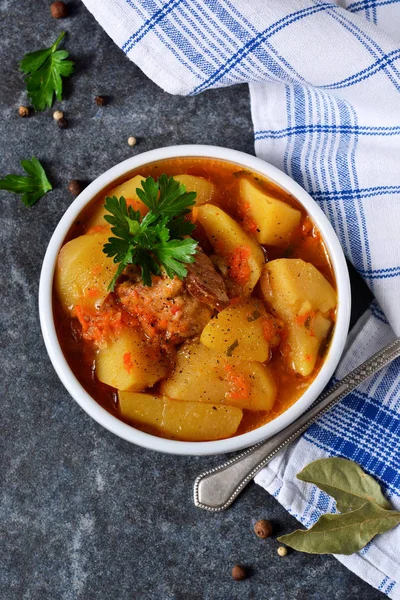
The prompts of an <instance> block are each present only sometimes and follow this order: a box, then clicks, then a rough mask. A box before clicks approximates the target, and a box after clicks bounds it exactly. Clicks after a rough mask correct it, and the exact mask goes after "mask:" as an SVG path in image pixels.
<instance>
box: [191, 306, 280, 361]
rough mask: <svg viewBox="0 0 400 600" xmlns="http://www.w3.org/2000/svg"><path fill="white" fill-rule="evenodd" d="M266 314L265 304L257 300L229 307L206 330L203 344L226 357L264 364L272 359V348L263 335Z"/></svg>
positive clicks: (202, 338)
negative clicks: (270, 350)
mask: <svg viewBox="0 0 400 600" xmlns="http://www.w3.org/2000/svg"><path fill="white" fill-rule="evenodd" d="M265 314H266V311H265V307H264V304H263V302H262V301H261V300H258V299H256V298H252V299H251V300H250V301H249V302H246V303H245V304H237V305H235V306H229V307H228V308H225V309H224V310H222V311H221V312H220V313H218V315H216V316H215V317H214V318H213V319H211V321H210V322H209V323H208V324H207V325H206V326H205V328H204V329H203V332H202V334H201V337H200V341H201V342H202V344H204V345H205V346H207V348H211V350H215V351H216V352H220V353H221V354H225V355H226V356H232V357H233V358H236V359H239V360H256V361H259V362H265V361H266V360H268V359H269V344H268V342H267V341H266V339H265V337H264V334H263V316H265Z"/></svg>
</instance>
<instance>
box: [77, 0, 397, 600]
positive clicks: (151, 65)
mask: <svg viewBox="0 0 400 600" xmlns="http://www.w3.org/2000/svg"><path fill="white" fill-rule="evenodd" d="M84 3H85V4H86V6H87V7H88V9H89V10H90V11H91V12H92V13H93V15H94V16H95V17H96V19H97V20H98V21H99V23H100V24H101V25H102V26H103V28H104V29H105V30H106V31H107V32H108V34H109V35H110V36H111V38H112V39H113V40H114V41H115V42H116V43H117V44H118V45H119V46H120V48H121V49H122V50H123V52H124V53H125V54H126V55H127V56H128V57H129V58H130V59H131V60H132V61H133V62H134V63H136V64H137V65H138V66H139V67H140V69H141V70H142V71H143V72H144V73H145V74H146V75H148V76H149V77H150V78H151V79H152V80H153V81H154V82H155V83H157V84H158V85H159V86H161V87H162V88H163V89H164V90H166V91H167V92H170V93H172V94H185V95H194V94H198V93H200V92H203V91H206V90H207V89H209V88H215V87H223V86H229V85H234V84H237V83H243V82H247V83H249V86H250V96H251V109H252V116H253V122H254V129H255V150H256V154H257V155H258V156H259V157H261V158H263V159H265V160H267V161H268V162H270V163H272V164H274V165H276V166H277V167H278V168H280V169H282V170H284V171H285V172H286V173H288V174H289V175H290V176H291V177H293V178H294V179H295V180H296V181H297V182H298V183H299V184H300V185H302V186H303V187H304V188H305V189H306V190H307V191H308V192H309V193H310V194H311V195H312V197H313V198H314V199H315V200H316V201H317V202H318V204H319V205H320V206H321V208H322V209H323V211H324V212H325V214H326V215H327V217H328V218H329V220H330V222H331V223H332V225H333V227H334V229H335V231H336V233H337V235H338V237H339V239H340V241H341V244H342V246H343V249H344V251H345V254H346V256H347V257H348V258H349V260H351V261H352V263H353V264H354V266H355V267H356V269H357V270H358V272H359V273H360V274H361V275H362V276H363V277H364V279H365V281H366V282H367V283H368V285H369V286H370V288H371V290H372V292H373V293H374V296H375V299H376V300H375V301H374V303H373V304H372V306H371V308H370V310H369V311H367V313H366V315H364V316H363V317H362V319H361V321H360V322H359V323H358V324H357V326H356V328H355V329H354V330H353V332H352V333H351V334H350V336H349V340H348V343H347V350H346V352H345V355H344V359H343V361H342V363H341V365H340V367H339V369H338V371H337V373H336V377H337V378H340V377H342V376H343V375H344V374H345V373H346V372H347V371H349V370H351V369H352V368H354V367H355V366H356V365H357V364H359V363H360V362H362V360H364V359H366V358H367V357H368V356H370V355H371V354H372V353H373V352H374V351H376V350H378V349H379V348H380V347H381V346H383V345H384V344H385V343H387V342H388V341H390V340H391V339H394V337H395V335H396V334H397V335H400V301H399V298H400V244H399V242H398V233H399V230H400V2H399V0H357V1H354V2H347V0H344V1H340V2H338V3H334V2H329V1H324V0H269V1H268V2H266V1H265V0H207V1H205V0H84ZM324 456H343V457H347V458H350V459H352V460H355V461H356V462H357V463H359V464H360V465H361V466H362V467H363V468H364V469H365V470H366V471H367V472H368V473H371V474H372V475H373V476H374V477H375V478H376V479H377V480H378V481H379V482H380V484H381V485H382V487H383V489H384V490H385V493H386V495H387V497H388V498H389V499H390V501H391V502H392V504H393V506H394V507H395V508H397V509H400V360H399V359H398V360H397V361H395V362H394V363H392V365H391V366H389V367H388V368H386V369H385V370H383V371H381V372H380V373H379V374H377V375H375V376H374V377H372V378H371V379H370V380H369V381H368V382H367V383H365V384H363V385H362V386H360V387H359V388H358V389H357V390H356V391H354V392H353V393H352V394H350V395H349V396H348V397H347V398H346V399H345V400H343V401H342V402H341V403H340V405H339V406H337V407H336V408H335V409H334V410H332V411H331V412H330V413H329V414H327V415H325V416H324V417H322V418H321V419H320V420H319V421H318V423H316V424H315V425H313V426H312V427H311V428H310V429H309V430H308V431H307V433H306V434H305V435H304V436H303V437H302V438H301V439H300V440H299V441H298V442H297V443H296V444H292V446H291V447H290V448H289V449H288V450H286V451H285V452H283V453H281V454H279V455H278V456H277V457H276V458H275V459H274V460H273V461H272V462H271V463H270V464H269V465H268V467H267V468H266V469H264V470H263V471H261V472H260V473H259V474H258V475H257V477H256V482H257V483H259V484H260V485H262V486H263V487H264V488H265V489H267V490H268V491H269V492H270V493H272V494H273V495H274V496H275V497H276V498H277V499H278V500H279V501H280V502H281V503H282V504H283V505H284V506H285V507H286V508H287V509H288V510H289V511H290V512H291V513H292V514H294V515H295V516H296V518H297V519H298V520H299V521H301V522H302V523H303V524H304V525H305V526H307V527H310V526H311V525H312V524H313V523H314V522H315V521H316V520H317V519H318V517H319V515H320V514H322V513H324V512H327V511H334V510H335V508H334V504H333V502H332V500H331V499H330V497H329V496H327V495H326V494H325V493H324V492H320V491H319V490H318V489H317V488H315V487H314V486H311V485H309V484H304V483H302V482H300V481H299V480H297V479H296V473H298V472H299V471H300V470H301V469H302V468H303V466H304V465H305V464H307V463H309V462H310V461H312V460H315V459H317V458H321V457H324ZM399 548H400V527H397V528H396V529H394V530H392V531H391V532H388V533H386V534H384V535H381V536H377V537H376V538H375V539H374V540H373V541H372V542H371V543H369V544H368V545H367V546H366V547H365V548H364V549H363V550H362V551H361V552H359V553H358V554H354V555H352V556H338V557H337V558H338V559H339V560H340V561H341V562H343V564H345V565H346V566H347V567H348V568H349V569H351V570H352V571H354V572H355V573H357V574H358V575H360V577H363V578H364V579H365V580H366V581H368V582H369V583H370V584H372V585H374V586H375V587H376V588H378V589H380V590H382V591H383V592H384V593H386V594H387V595H388V596H389V597H390V598H395V599H396V600H400V563H399V553H398V549H399Z"/></svg>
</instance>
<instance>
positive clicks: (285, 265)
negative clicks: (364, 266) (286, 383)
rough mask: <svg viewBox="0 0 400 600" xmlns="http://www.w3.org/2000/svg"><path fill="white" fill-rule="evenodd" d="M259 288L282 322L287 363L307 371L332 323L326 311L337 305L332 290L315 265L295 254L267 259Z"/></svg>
mask: <svg viewBox="0 0 400 600" xmlns="http://www.w3.org/2000/svg"><path fill="white" fill-rule="evenodd" d="M261 289H262V291H263V294H264V297H265V300H266V301H267V302H268V303H269V304H270V306H271V307H272V309H273V310H274V311H275V312H276V314H277V315H278V316H279V317H280V318H281V319H282V320H283V322H284V323H285V329H286V331H287V340H286V341H287V349H288V352H287V360H288V362H289V364H290V365H291V367H292V368H293V369H294V370H295V371H296V372H297V373H300V375H303V376H304V377H306V376H308V375H310V374H311V373H312V371H313V369H314V367H315V363H316V360H317V356H318V351H319V348H320V345H321V342H322V340H323V339H324V338H325V337H326V336H327V334H328V332H329V330H330V329H331V327H332V325H333V323H332V321H331V319H330V318H329V311H330V310H331V309H333V308H335V306H336V301H337V300H336V292H335V290H334V289H333V287H332V286H331V284H330V283H329V282H328V281H327V280H326V279H325V277H324V276H323V275H322V274H321V273H320V272H319V271H318V269H316V268H315V267H314V265H312V264H311V263H306V262H304V261H303V260H301V259H294V258H292V259H290V258H286V259H285V258H280V259H277V260H273V261H271V262H269V263H267V264H266V265H265V267H264V270H263V274H262V277H261Z"/></svg>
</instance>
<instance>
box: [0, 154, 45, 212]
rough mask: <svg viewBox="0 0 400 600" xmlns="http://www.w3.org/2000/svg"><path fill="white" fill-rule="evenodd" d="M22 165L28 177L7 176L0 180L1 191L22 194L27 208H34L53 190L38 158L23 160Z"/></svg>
mask: <svg viewBox="0 0 400 600" xmlns="http://www.w3.org/2000/svg"><path fill="white" fill-rule="evenodd" d="M21 165H22V168H23V169H24V171H25V172H26V173H27V175H6V176H5V177H4V178H3V179H0V190H7V191H8V192H14V194H22V198H21V200H22V202H23V203H24V204H25V206H32V204H35V202H37V201H38V200H39V199H40V198H41V197H42V196H44V195H45V193H46V192H48V191H50V190H51V189H53V188H52V185H51V183H50V181H49V180H48V179H47V175H46V173H45V170H44V169H43V167H42V165H41V164H40V162H39V161H38V159H37V158H35V157H34V156H32V160H21Z"/></svg>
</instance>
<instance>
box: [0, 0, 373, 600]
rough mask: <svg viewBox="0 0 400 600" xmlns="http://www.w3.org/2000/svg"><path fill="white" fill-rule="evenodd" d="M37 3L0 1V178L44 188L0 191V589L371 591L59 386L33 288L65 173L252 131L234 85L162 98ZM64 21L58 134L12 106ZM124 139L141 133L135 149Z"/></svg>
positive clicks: (288, 521)
mask: <svg viewBox="0 0 400 600" xmlns="http://www.w3.org/2000/svg"><path fill="white" fill-rule="evenodd" d="M48 4H49V2H47V1H45V0H29V1H25V2H19V1H18V0H2V1H1V2H0V44H1V46H0V48H1V51H0V56H1V61H0V76H1V77H0V81H1V87H0V104H1V106H0V140H1V141H0V150H1V159H0V160H1V162H0V174H1V175H4V174H6V173H11V172H21V170H20V168H19V160H20V159H23V158H30V157H31V156H32V155H35V156H37V157H38V158H39V159H40V160H41V161H42V162H43V164H44V165H45V167H46V169H47V171H48V173H49V175H50V178H51V181H52V183H53V185H54V191H52V192H51V193H49V194H47V195H46V196H45V197H44V198H43V199H42V200H41V201H40V202H39V203H38V204H37V205H36V206H35V207H33V208H31V209H28V208H26V207H24V206H23V205H22V203H21V202H20V200H19V199H18V198H17V197H15V196H13V195H11V194H7V193H5V192H1V193H0V202H1V234H0V235H1V249H2V252H1V256H2V258H1V262H0V269H1V296H2V311H1V316H0V344H1V363H0V370H1V371H0V381H1V399H2V423H3V424H2V448H1V460H2V478H1V488H2V491H1V494H2V496H1V503H2V504H1V519H2V529H3V534H4V538H3V540H4V541H3V544H2V549H1V565H0V577H1V591H0V595H1V598H4V599H5V600H58V599H60V600H75V599H79V600H81V599H84V600H91V599H96V600H100V599H101V600H103V599H104V600H108V599H118V600H125V599H130V600H131V599H143V600H150V599H155V600H169V599H171V600H172V599H173V600H201V599H207V600H233V599H239V598H240V599H243V598H244V599H246V598H249V599H260V600H261V599H267V600H278V599H279V600H282V599H285V600H313V599H315V600H317V599H318V600H320V599H324V600H344V599H346V600H359V599H361V598H362V599H365V600H375V599H376V600H378V598H383V596H382V594H381V593H380V592H378V591H376V590H373V589H372V588H371V587H369V586H368V585H367V584H366V583H364V582H363V581H361V580H360V579H358V578H357V577H356V576H355V575H353V574H352V573H350V572H349V571H347V570H346V569H345V568H344V567H343V566H341V565H340V564H339V563H338V562H337V561H336V560H335V559H334V558H333V557H330V556H308V555H306V554H301V553H291V554H290V555H289V556H287V557H286V558H280V557H279V556H278V555H277V554H276V548H277V546H278V543H277V542H276V540H275V539H269V540H267V541H262V540H259V539H257V538H256V537H255V535H254V534H253V533H252V526H253V524H254V522H255V521H256V520H257V519H258V518H262V517H265V518H269V519H271V520H272V521H273V522H274V523H275V525H276V530H277V531H280V532H289V531H291V530H293V529H294V528H296V527H297V523H296V521H295V520H294V519H293V518H292V517H290V516H289V515H288V514H287V513H286V512H285V510H284V509H283V508H282V507H281V506H280V505H279V504H278V503H277V502H276V501H275V500H274V499H273V498H272V497H270V496H269V495H268V494H267V493H266V492H265V491H263V490H262V489H261V488H259V487H258V486H256V485H255V484H251V485H250V486H249V487H248V489H247V490H246V491H245V492H244V493H243V495H242V496H241V497H240V499H239V500H238V501H237V502H236V504H235V505H234V506H233V507H232V508H231V509H230V510H228V511H227V512H225V513H222V514H219V515H212V514H208V513H205V512H202V511H200V510H198V509H195V508H194V506H193V502H192V484H193V480H194V478H195V476H196V475H197V474H198V473H199V472H200V471H202V470H204V469H205V468H208V467H211V466H212V465H216V464H218V463H219V462H220V460H221V457H219V458H218V457H207V458H185V457H173V456H163V455H160V454H156V453H154V452H150V451H147V450H143V449H141V448H138V447H135V446H133V445H130V444H128V443H127V442H124V441H122V440H120V439H118V438H117V437H115V436H114V435H112V434H111V433H109V432H107V431H105V430H104V429H102V428H101V427H100V426H99V425H97V424H96V423H95V422H94V421H92V420H91V419H90V418H89V417H88V416H87V415H86V414H85V413H84V412H83V411H82V410H81V409H80V408H79V407H78V405H77V404H76V403H75V402H74V401H73V400H72V399H71V398H70V397H69V395H68V393H67V392H66V391H65V389H64V388H63V386H62V385H61V383H60V382H59V380H58V378H57V376H56V374H55V372H54V370H53V368H52V366H51V364H50V361H49V359H48V357H47V354H46V351H45V348H44V345H43V341H42V338H41V333H40V328H39V319H38V310H37V291H38V280H39V273H40V267H41V262H42V258H43V255H44V252H45V249H46V245H47V243H48V240H49V238H50V236H51V234H52V231H53V229H54V227H55V225H56V224H57V222H58V220H59V218H60V217H61V215H62V214H63V212H64V211H65V209H66V208H67V206H68V205H69V204H70V203H71V201H72V198H71V196H70V194H69V192H68V191H67V184H68V181H69V179H71V178H78V179H86V180H91V179H93V178H95V177H96V176H98V175H99V174H100V173H102V172H103V171H104V170H106V169H107V168H109V167H110V166H111V165H114V164H116V163H117V162H119V161H121V160H123V159H125V158H127V157H129V156H130V155H132V154H136V153H138V152H142V151H144V150H148V149H151V148H156V147H158V146H166V145H170V144H175V143H188V142H190V143H193V142H194V143H196V142H198V143H200V142H206V143H210V144H216V145H225V146H229V147H232V148H238V149H241V150H244V151H247V152H250V153H252V152H253V140H252V125H251V118H250V112H249V102H248V91H247V88H246V87H245V86H239V87H235V88H231V89H225V90H218V91H211V92H207V93H205V94H203V95H201V96H198V97H195V98H181V97H173V96H169V95H167V94H164V93H163V92H162V91H161V90H160V89H158V88H157V87H156V86H155V85H154V84H153V83H152V82H151V81H149V80H148V79H147V78H146V77H145V76H143V74H142V73H141V72H140V71H139V70H138V69H137V68H136V67H135V66H134V65H133V64H131V63H130V62H129V61H128V60H127V59H126V58H125V57H124V56H123V54H122V52H121V51H120V50H119V49H118V48H117V47H116V46H114V44H113V43H112V41H111V40H110V39H109V38H108V37H107V35H106V34H105V33H104V32H103V31H102V30H101V28H100V27H99V26H98V25H97V23H96V22H95V20H94V19H93V18H92V16H91V15H89V13H88V12H87V11H86V9H85V8H84V7H83V6H82V5H81V4H80V3H79V2H69V5H70V6H71V8H72V9H73V10H72V14H71V17H70V18H68V19H66V20H64V21H55V20H53V19H52V18H51V17H50V14H49V9H48ZM62 29H65V30H67V31H68V33H69V35H68V39H67V41H66V46H67V48H68V49H69V50H70V52H71V54H72V56H73V58H74V59H75V60H76V63H77V69H76V74H75V75H74V77H73V78H72V79H71V80H70V81H68V83H67V84H66V86H65V90H66V93H65V100H64V101H63V102H62V103H61V105H60V107H62V108H63V110H64V111H65V113H66V116H67V118H68V119H69V122H70V128H69V129H68V130H64V131H60V130H59V129H58V128H57V126H56V124H55V122H54V121H53V119H52V116H51V115H52V111H46V112H45V113H42V114H39V115H34V116H32V117H31V118H29V119H21V118H20V117H18V115H17V108H18V106H19V104H21V103H25V101H26V99H25V94H24V86H23V82H22V78H21V75H20V74H19V72H18V68H17V63H18V60H20V59H21V58H22V56H23V55H24V53H25V52H28V51H32V50H35V49H37V48H40V47H43V46H45V45H50V44H51V43H52V42H53V40H55V38H56V37H57V35H58V32H59V31H61V30H62ZM96 94H104V95H107V96H109V97H110V103H109V105H108V106H105V107H104V108H98V107H97V106H96V105H95V104H94V101H93V97H94V96H95V95H96ZM129 135H135V136H136V137H137V138H138V139H139V143H138V145H137V146H136V147H135V148H133V149H132V148H130V147H129V146H128V145H127V141H126V140H127V138H128V136H129ZM356 287H357V289H358V286H356ZM360 295H361V296H364V295H365V292H364V289H363V288H361V292H360ZM356 304H357V307H356V313H357V312H360V310H361V304H360V302H357V303H356ZM235 563H243V564H245V565H248V566H249V567H251V577H250V578H249V579H248V580H247V581H244V582H241V583H236V582H233V581H232V580H231V578H230V570H231V567H232V566H233V565H234V564H235Z"/></svg>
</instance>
